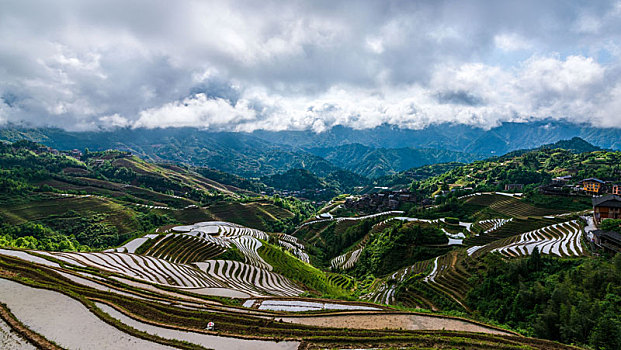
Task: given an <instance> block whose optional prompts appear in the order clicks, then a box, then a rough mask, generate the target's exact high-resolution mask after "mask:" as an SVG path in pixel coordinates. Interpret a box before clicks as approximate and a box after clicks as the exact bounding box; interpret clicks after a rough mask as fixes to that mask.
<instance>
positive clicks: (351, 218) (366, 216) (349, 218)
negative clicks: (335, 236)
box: [298, 210, 404, 229]
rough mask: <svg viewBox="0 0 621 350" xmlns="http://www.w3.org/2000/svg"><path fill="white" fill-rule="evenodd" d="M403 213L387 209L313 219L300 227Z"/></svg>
mask: <svg viewBox="0 0 621 350" xmlns="http://www.w3.org/2000/svg"><path fill="white" fill-rule="evenodd" d="M403 213H404V212H403V211H400V210H393V211H385V212H381V213H376V214H371V215H365V216H351V217H349V216H348V217H339V218H328V219H320V220H312V221H307V222H305V223H303V224H302V225H300V226H298V229H299V228H302V227H304V226H308V225H312V224H316V223H320V222H327V221H336V222H340V221H357V220H365V219H372V218H375V217H378V216H385V215H399V214H403Z"/></svg>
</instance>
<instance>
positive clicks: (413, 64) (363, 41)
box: [0, 0, 621, 132]
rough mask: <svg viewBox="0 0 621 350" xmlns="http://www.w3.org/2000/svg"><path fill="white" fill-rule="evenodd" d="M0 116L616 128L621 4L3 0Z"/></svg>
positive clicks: (107, 124)
mask: <svg viewBox="0 0 621 350" xmlns="http://www.w3.org/2000/svg"><path fill="white" fill-rule="evenodd" d="M0 37H2V38H3V40H2V41H0V123H2V124H6V123H8V122H11V123H26V124H28V125H32V126H59V127H63V128H67V129H70V130H93V129H98V128H112V127H146V128H156V127H170V126H172V127H178V126H192V127H199V128H206V129H209V130H233V131H253V130H257V129H266V130H285V129H288V130H292V129H295V130H301V129H311V130H314V131H317V132H321V131H324V130H326V129H329V128H331V127H332V126H334V125H343V126H348V127H353V128H357V129H362V128H372V127H375V126H378V125H381V124H393V125H398V126H401V127H404V128H424V127H425V126H427V125H430V124H437V123H443V122H455V123H463V124H468V125H474V126H480V127H483V128H489V127H493V126H495V125H498V124H499V123H501V122H503V121H527V120H537V119H546V118H552V119H564V120H568V121H572V122H579V123H582V122H584V123H590V124H592V125H594V126H599V127H619V126H621V2H619V1H578V2H570V3H567V2H560V1H528V0H527V1H520V2H514V3H509V4H508V3H507V2H499V1H482V0H481V1H468V2H464V1H457V0H454V1H411V2H406V1H364V2H363V1H359V2H358V1H357V2H355V3H352V2H345V1H343V2H336V1H270V0H266V1H260V2H257V1H242V0H239V1H174V2H170V1H132V2H130V3H128V2H126V1H115V0H112V1H105V2H101V1H100V2H95V1H79V0H76V1H63V0H59V1H55V2H45V1H7V2H3V3H2V4H0Z"/></svg>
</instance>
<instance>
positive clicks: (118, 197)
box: [0, 141, 621, 349]
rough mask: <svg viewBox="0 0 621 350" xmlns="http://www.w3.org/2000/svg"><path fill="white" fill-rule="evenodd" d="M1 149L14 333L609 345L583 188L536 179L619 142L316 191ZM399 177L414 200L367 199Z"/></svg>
mask: <svg viewBox="0 0 621 350" xmlns="http://www.w3.org/2000/svg"><path fill="white" fill-rule="evenodd" d="M0 151H1V155H2V156H1V157H0V167H1V169H0V172H1V175H2V176H1V177H0V179H1V181H2V183H1V184H2V185H1V186H0V190H1V191H0V192H1V198H0V201H1V202H2V207H1V209H0V245H1V246H2V248H1V249H0V286H1V287H0V301H2V304H1V311H2V312H1V313H0V316H1V317H2V319H3V322H4V323H5V324H4V325H3V329H12V331H9V333H6V334H8V335H7V336H5V337H3V338H2V342H3V345H4V346H6V347H9V348H10V347H18V346H20V344H31V345H32V346H34V347H39V348H50V349H56V348H76V347H78V344H83V345H84V346H90V347H94V348H110V347H112V344H111V343H109V341H110V339H117V340H118V342H119V343H118V344H124V345H122V346H123V347H129V346H135V347H149V348H151V347H152V348H160V347H161V348H183V349H199V348H216V349H233V348H239V349H242V348H248V347H251V348H256V347H266V348H270V349H271V348H274V349H313V348H333V347H339V348H386V347H402V346H409V347H417V348H446V349H451V348H455V347H458V348H459V347H463V348H468V349H486V348H506V349H511V348H516V349H517V348H530V349H571V348H575V346H574V345H572V344H577V345H579V346H591V345H593V344H606V341H607V340H604V339H605V338H598V337H599V333H597V329H599V328H598V327H600V326H599V325H600V324H601V323H602V322H611V321H610V320H611V319H614V317H616V316H613V315H612V314H608V313H606V312H605V309H603V308H600V307H599V306H596V305H604V304H605V303H608V304H605V305H608V306H607V307H608V308H611V310H616V308H618V307H619V305H618V304H615V303H616V302H615V301H614V299H610V298H613V297H612V296H610V295H609V294H606V293H603V291H604V290H615V288H621V287H619V283H618V281H620V280H621V279H620V278H619V276H621V271H620V270H618V268H617V265H616V264H617V260H618V256H617V257H613V255H614V254H611V253H610V251H607V250H602V249H604V248H602V246H601V245H598V244H597V242H596V241H594V240H593V238H592V236H593V235H594V232H595V231H593V219H592V216H593V209H592V206H591V197H588V196H586V195H585V194H584V193H581V192H580V191H582V189H580V188H577V187H576V186H574V185H573V184H571V185H570V184H567V185H566V186H565V185H562V186H561V187H560V189H559V190H558V194H549V195H545V194H542V192H541V191H540V190H539V188H545V189H548V188H549V186H551V185H550V184H551V179H552V177H559V176H563V175H565V174H566V172H567V171H569V172H570V173H572V174H574V175H575V176H576V177H578V176H579V177H580V178H587V177H594V176H599V177H602V178H604V179H605V180H606V181H611V180H613V179H615V178H616V176H617V175H616V174H617V165H615V164H618V163H615V162H616V161H615V159H618V158H617V157H619V154H618V152H612V151H601V150H595V151H591V152H576V151H570V150H563V149H560V148H546V147H544V148H541V149H535V150H530V151H523V152H522V151H521V152H517V153H515V154H513V155H506V156H504V157H500V158H490V159H487V160H484V161H476V162H474V163H469V164H466V165H453V166H450V167H447V168H442V167H439V168H438V169H443V172H440V173H434V170H432V169H430V168H429V167H433V166H429V167H427V168H425V170H424V172H425V173H427V174H428V176H427V177H424V178H420V177H418V178H415V179H412V180H411V182H410V183H409V187H408V188H407V189H404V188H403V187H402V185H399V184H395V185H394V186H396V187H390V186H386V188H388V190H385V189H376V190H374V191H370V192H368V193H364V191H361V192H358V193H346V194H342V192H341V191H343V189H337V190H336V191H335V192H333V193H332V194H331V197H330V200H327V201H311V200H308V199H306V198H303V197H299V198H297V197H295V196H283V195H279V194H272V195H270V194H267V192H266V191H265V190H266V189H267V188H274V187H275V186H276V185H275V184H274V182H271V183H263V182H261V181H260V180H256V179H255V180H251V179H245V178H242V177H239V176H237V175H230V174H226V173H222V172H217V171H206V170H205V169H203V168H196V167H193V166H190V165H187V164H171V163H153V162H151V161H148V160H143V159H141V158H138V157H136V156H134V155H132V154H130V153H128V152H125V151H118V150H107V151H97V152H94V151H84V152H81V154H80V155H77V154H75V155H72V154H67V153H64V152H61V151H58V150H55V149H52V148H49V147H47V146H43V145H41V144H37V143H33V142H30V141H19V142H16V143H12V144H9V143H5V144H1V145H0ZM501 164H502V165H501ZM421 171H423V170H421ZM209 174H213V175H214V176H213V178H210V177H209V176H208V175H209ZM410 174H416V172H415V171H410ZM304 176H305V177H308V176H315V175H314V174H312V173H306V174H304ZM272 180H274V178H273V179H272ZM281 180H282V181H292V180H289V179H281ZM385 180H386V183H384V184H388V183H389V180H388V179H385ZM251 181H253V182H251ZM307 181H308V180H304V181H301V182H298V185H297V186H300V187H298V188H299V189H303V188H304V184H306V183H308V182H307ZM507 183H511V184H513V183H519V184H520V185H521V186H520V188H519V190H521V192H517V189H518V186H514V188H515V189H513V190H512V191H508V190H506V189H505V184H507ZM399 186H401V187H399ZM546 186H547V187H546ZM563 186H564V187H563ZM606 188H607V187H606ZM392 193H394V194H396V195H397V196H402V195H405V194H407V196H408V197H407V200H399V201H396V200H395V201H396V202H395V203H397V204H396V207H395V208H394V209H393V210H384V211H378V210H376V209H372V208H376V207H373V206H366V204H364V203H366V202H365V201H364V198H367V197H368V198H371V200H379V198H381V196H382V195H386V196H388V195H389V194H390V195H392ZM403 198H406V197H403ZM354 203H357V204H355V205H354ZM391 203H392V202H391ZM604 222H606V220H604ZM613 229H614V228H613ZM598 273H601V274H605V277H602V276H599V275H597V274H598ZM595 276H599V277H595ZM594 278H596V279H598V280H599V282H597V283H596V282H595V280H594ZM569 281H571V282H569ZM558 293H565V295H566V296H565V297H564V298H559V297H557V295H558ZM602 293H603V294H602ZM585 295H588V297H585ZM22 296H23V297H22ZM488 296H490V297H488ZM491 296H493V297H491ZM580 298H582V301H579V300H580ZM548 300H550V301H548ZM49 303H52V304H54V305H56V306H58V308H59V309H58V310H56V309H47V311H46V313H44V314H39V313H37V311H36V310H38V309H40V308H41V307H42V306H41V305H45V304H49ZM572 303H576V304H575V305H574V306H573V307H579V308H580V309H579V310H582V311H581V312H583V313H585V312H587V313H589V315H590V316H589V317H590V318H589V319H590V320H592V321H590V322H591V323H590V324H583V325H582V326H581V327H583V328H577V326H571V325H572V324H574V323H573V322H577V317H579V316H578V314H575V312H577V309H576V311H571V312H574V313H571V312H570V313H569V314H567V315H565V314H563V313H561V312H557V313H554V317H558V318H557V319H556V320H550V319H549V317H552V316H550V312H552V310H554V309H564V308H566V307H570V310H574V309H572V306H571V305H572ZM520 304H525V305H530V306H528V308H527V309H520V307H519V305H520ZM528 310H531V311H528ZM545 312H547V313H545ZM561 317H563V318H564V319H562V320H561V319H560V318H561ZM72 322H73V323H72ZM212 323H213V325H211V324H212ZM59 325H68V326H67V327H60V326H59ZM70 327H73V328H75V329H80V330H81V333H80V334H84V335H85V336H87V337H88V339H89V340H88V341H89V342H88V343H84V342H83V341H82V340H81V339H80V338H76V337H75V335H74V334H71V332H67V329H69V328H70ZM567 327H573V328H571V329H572V331H573V332H574V333H567V332H565V331H563V332H562V333H558V332H559V329H569V328H567ZM11 332H16V333H15V334H17V335H13V333H11ZM555 332H556V333H555ZM579 332H590V333H591V334H595V335H591V336H590V337H589V338H581V337H580V333H579ZM80 342H81V343H80ZM605 346H607V345H604V348H606V347H605ZM608 348H611V347H608Z"/></svg>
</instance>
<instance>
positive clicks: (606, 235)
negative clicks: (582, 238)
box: [592, 230, 621, 253]
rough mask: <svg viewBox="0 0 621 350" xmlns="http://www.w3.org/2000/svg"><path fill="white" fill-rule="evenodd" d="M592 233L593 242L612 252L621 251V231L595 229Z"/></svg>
mask: <svg viewBox="0 0 621 350" xmlns="http://www.w3.org/2000/svg"><path fill="white" fill-rule="evenodd" d="M592 233H593V243H595V244H596V245H598V246H599V247H600V248H602V249H604V250H605V251H609V252H612V253H619V252H621V233H619V232H615V231H602V230H595V231H593V232H592Z"/></svg>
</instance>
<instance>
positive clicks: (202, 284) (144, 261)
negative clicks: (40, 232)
mask: <svg viewBox="0 0 621 350" xmlns="http://www.w3.org/2000/svg"><path fill="white" fill-rule="evenodd" d="M53 254H54V255H55V256H60V257H64V258H67V259H70V260H74V261H76V262H78V263H81V264H84V265H88V266H91V267H95V268H98V269H102V270H106V271H110V272H116V273H119V274H122V275H125V276H130V277H134V278H137V279H140V280H144V281H148V282H152V283H156V284H160V285H168V286H173V287H185V288H207V287H225V285H223V283H222V282H220V281H219V280H217V279H216V278H213V277H212V276H209V275H208V274H206V273H204V272H202V271H199V270H197V269H195V268H192V267H190V266H186V265H182V264H175V263H171V262H169V261H167V260H164V259H158V258H154V257H151V256H142V255H136V254H129V253H113V252H109V253H64V252H55V253H53Z"/></svg>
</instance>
